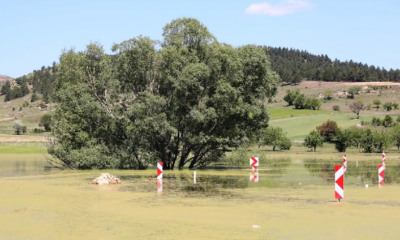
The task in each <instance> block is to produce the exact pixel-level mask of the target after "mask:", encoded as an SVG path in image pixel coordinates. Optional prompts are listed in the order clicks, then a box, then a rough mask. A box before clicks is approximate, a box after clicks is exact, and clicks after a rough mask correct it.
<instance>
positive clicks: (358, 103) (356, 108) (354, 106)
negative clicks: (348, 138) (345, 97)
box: [349, 99, 364, 119]
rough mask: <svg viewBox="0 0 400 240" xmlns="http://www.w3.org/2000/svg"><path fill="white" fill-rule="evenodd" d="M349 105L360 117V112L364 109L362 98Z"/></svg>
mask: <svg viewBox="0 0 400 240" xmlns="http://www.w3.org/2000/svg"><path fill="white" fill-rule="evenodd" d="M349 107H350V110H351V111H352V112H353V113H355V114H357V119H359V118H360V112H361V111H362V110H364V103H363V102H362V100H361V99H359V100H357V101H355V102H353V103H351V104H350V105H349Z"/></svg>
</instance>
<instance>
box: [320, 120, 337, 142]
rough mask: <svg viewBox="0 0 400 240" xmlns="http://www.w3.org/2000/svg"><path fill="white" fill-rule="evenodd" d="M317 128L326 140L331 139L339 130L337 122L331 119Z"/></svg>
mask: <svg viewBox="0 0 400 240" xmlns="http://www.w3.org/2000/svg"><path fill="white" fill-rule="evenodd" d="M316 128H317V130H318V132H319V134H320V135H321V136H322V137H324V138H325V140H326V141H331V140H332V138H333V137H334V136H335V134H336V132H337V131H338V130H339V127H338V125H337V123H336V122H335V121H331V120H328V121H326V122H325V123H323V124H322V125H321V126H318V127H316Z"/></svg>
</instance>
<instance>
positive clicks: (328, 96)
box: [324, 90, 333, 100]
mask: <svg viewBox="0 0 400 240" xmlns="http://www.w3.org/2000/svg"><path fill="white" fill-rule="evenodd" d="M324 95H325V97H324V98H325V99H326V100H332V99H333V91H332V90H326V91H325V93H324Z"/></svg>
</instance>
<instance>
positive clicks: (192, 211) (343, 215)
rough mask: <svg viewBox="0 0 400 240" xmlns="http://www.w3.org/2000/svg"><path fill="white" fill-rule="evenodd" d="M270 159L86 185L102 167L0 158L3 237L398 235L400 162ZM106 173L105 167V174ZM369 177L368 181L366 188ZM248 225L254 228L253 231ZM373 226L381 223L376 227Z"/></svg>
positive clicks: (133, 174)
mask: <svg viewBox="0 0 400 240" xmlns="http://www.w3.org/2000/svg"><path fill="white" fill-rule="evenodd" d="M380 163H381V161H380V159H379V158H378V159H373V160H364V161H359V162H356V161H349V162H348V166H347V173H346V174H345V188H344V191H345V193H344V195H345V197H344V199H343V200H342V202H340V203H339V202H337V201H336V200H335V199H334V196H335V195H334V166H335V165H340V164H342V161H341V159H339V160H326V159H324V160H323V159H318V158H314V159H301V157H299V158H288V157H286V158H285V157H282V158H275V159H274V158H272V159H270V160H269V161H268V162H267V163H265V164H264V165H263V166H259V170H258V173H257V172H252V171H251V169H250V168H237V169H221V168H218V170H216V169H206V170H196V181H194V172H193V171H189V170H184V171H177V170H175V171H164V173H163V179H162V182H160V181H159V182H157V180H156V178H155V177H156V169H148V170H145V171H118V170H110V171H107V172H109V173H111V174H113V175H116V176H117V177H120V179H121V180H122V181H123V184H121V185H109V186H97V185H91V184H89V183H90V182H91V180H93V179H94V178H96V177H97V176H99V175H100V173H101V172H102V171H96V170H91V171H67V170H65V171H60V170H58V169H56V168H53V167H51V166H49V165H48V164H47V163H46V161H45V159H44V157H43V156H41V155H40V154H37V155H35V154H25V155H24V154H15V155H12V154H9V155H4V156H0V214H1V216H2V218H1V220H0V226H1V227H0V239H106V238H115V239H159V238H163V239H339V238H342V239H382V238H386V239H397V236H398V235H399V234H400V229H398V228H397V225H396V224H397V222H398V221H399V220H400V217H399V216H398V214H395V213H396V212H398V211H400V177H399V176H400V174H399V172H400V161H394V160H392V161H390V159H388V160H387V163H386V170H385V185H384V186H383V187H378V164H380ZM103 172H104V171H103ZM366 184H368V188H366ZM253 225H256V226H259V227H257V228H253ZM379 229H386V230H385V231H381V230H379Z"/></svg>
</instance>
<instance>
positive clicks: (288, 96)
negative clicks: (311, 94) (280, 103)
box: [283, 89, 300, 106]
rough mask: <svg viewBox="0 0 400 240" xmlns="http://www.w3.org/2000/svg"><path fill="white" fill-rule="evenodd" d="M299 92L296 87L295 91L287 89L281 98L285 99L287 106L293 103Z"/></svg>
mask: <svg viewBox="0 0 400 240" xmlns="http://www.w3.org/2000/svg"><path fill="white" fill-rule="evenodd" d="M299 94H300V90H299V89H296V90H295V91H294V90H293V91H291V90H287V91H286V95H285V96H284V97H283V100H285V101H286V102H287V103H288V105H289V106H291V105H293V103H294V101H295V99H296V97H297V96H298V95H299Z"/></svg>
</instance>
